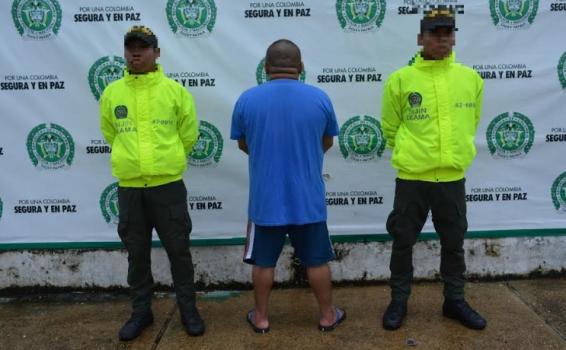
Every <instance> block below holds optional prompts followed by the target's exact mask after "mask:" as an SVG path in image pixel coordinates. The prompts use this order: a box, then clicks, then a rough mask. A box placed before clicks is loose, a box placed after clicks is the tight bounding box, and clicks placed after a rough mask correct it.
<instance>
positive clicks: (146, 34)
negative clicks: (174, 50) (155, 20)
mask: <svg viewBox="0 0 566 350" xmlns="http://www.w3.org/2000/svg"><path fill="white" fill-rule="evenodd" d="M132 40H141V41H143V42H144V43H146V44H147V45H148V46H152V47H154V48H157V37H156V36H155V34H153V31H152V30H151V29H149V28H148V27H146V26H133V27H132V28H130V29H129V30H128V31H127V32H126V35H124V46H128V44H129V43H130V42H132Z"/></svg>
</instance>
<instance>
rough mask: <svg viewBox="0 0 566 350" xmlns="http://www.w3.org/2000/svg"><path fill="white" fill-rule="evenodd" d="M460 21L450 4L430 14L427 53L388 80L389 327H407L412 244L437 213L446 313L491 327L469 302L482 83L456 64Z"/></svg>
mask: <svg viewBox="0 0 566 350" xmlns="http://www.w3.org/2000/svg"><path fill="white" fill-rule="evenodd" d="M455 24H456V23H455V16H454V13H453V11H452V10H451V9H450V8H448V7H446V6H438V7H434V8H433V9H431V10H430V11H425V15H424V17H423V19H422V20H421V31H420V34H418V36H417V42H418V44H419V45H420V46H422V50H421V51H420V52H419V53H418V54H417V55H416V56H415V57H414V60H412V62H411V63H410V64H409V65H408V66H406V67H403V68H401V69H399V70H397V71H395V72H394V73H393V74H392V75H391V76H390V77H389V79H388V81H387V82H386V85H385V87H384V93H383V100H382V128H383V132H384V135H385V138H386V139H387V146H388V147H389V148H391V149H392V157H391V163H392V166H393V167H394V168H395V169H397V179H396V188H395V199H394V204H393V210H392V212H391V213H390V215H389V217H388V219H387V231H388V232H389V234H390V235H391V236H392V238H393V248H392V252H391V262H390V270H391V279H390V286H391V303H390V304H389V306H388V307H387V310H386V311H385V314H384V315H383V327H384V328H385V329H388V330H395V329H398V328H399V327H401V325H402V322H403V319H404V317H405V315H406V314H407V300H408V299H409V296H410V293H411V281H412V278H413V261H412V258H413V255H412V254H413V246H414V245H415V243H416V241H417V238H418V235H419V234H420V232H421V230H422V228H423V225H424V224H425V222H426V220H427V217H428V213H429V211H431V212H432V221H433V224H434V228H435V230H436V232H437V233H438V236H439V238H440V244H441V257H440V260H441V261H440V273H441V276H442V279H443V281H444V304H443V308H442V312H443V315H444V316H446V317H448V318H452V319H455V320H458V321H460V322H461V323H462V324H463V325H465V326H467V327H469V328H472V329H478V330H479V329H483V328H485V326H486V321H485V319H483V318H482V317H481V316H480V315H479V314H478V313H477V312H476V311H474V310H473V309H472V308H471V307H470V305H469V304H468V303H467V302H466V301H465V299H464V285H465V278H464V272H465V271H466V263H465V260H464V249H463V244H464V235H465V233H466V231H467V228H468V222H467V219H466V200H465V178H464V175H465V171H466V170H467V169H468V167H469V166H470V165H471V163H472V160H473V159H474V157H475V155H476V148H475V146H474V138H475V134H476V129H477V126H478V124H479V121H480V114H481V105H482V96H483V81H482V79H481V77H480V76H479V75H478V74H477V72H475V71H474V70H473V69H471V68H469V67H466V66H464V65H462V64H459V63H456V61H455V54H454V52H453V51H452V48H453V46H454V44H455V31H456V30H457V29H456V26H455Z"/></svg>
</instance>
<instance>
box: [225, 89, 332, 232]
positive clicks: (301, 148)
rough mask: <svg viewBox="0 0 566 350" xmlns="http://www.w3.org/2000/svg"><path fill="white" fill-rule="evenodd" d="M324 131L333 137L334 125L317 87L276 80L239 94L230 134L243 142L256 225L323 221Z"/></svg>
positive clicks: (327, 102) (251, 212)
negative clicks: (245, 145)
mask: <svg viewBox="0 0 566 350" xmlns="http://www.w3.org/2000/svg"><path fill="white" fill-rule="evenodd" d="M325 135H326V136H336V135H338V123H337V122H336V115H335V114H334V108H333V107H332V103H331V102H330V98H329V97H328V96H327V95H326V93H324V92H323V91H322V90H320V89H319V88H316V87H314V86H311V85H307V84H304V83H301V82H299V81H297V80H292V79H276V80H272V81H269V82H267V83H265V84H262V85H259V86H257V87H254V88H252V89H249V90H247V91H245V92H244V93H243V94H242V95H241V96H240V98H239V99H238V101H237V102H236V106H235V107H234V113H233V115H232V131H231V135H230V137H231V139H233V140H240V139H244V140H245V141H246V143H247V145H248V152H249V176H250V197H249V204H248V214H249V219H250V220H251V221H253V222H254V223H256V224H257V225H262V226H282V225H304V224H309V223H315V222H321V221H326V201H325V189H324V182H323V180H322V161H323V157H324V151H323V149H322V137H323V136H325Z"/></svg>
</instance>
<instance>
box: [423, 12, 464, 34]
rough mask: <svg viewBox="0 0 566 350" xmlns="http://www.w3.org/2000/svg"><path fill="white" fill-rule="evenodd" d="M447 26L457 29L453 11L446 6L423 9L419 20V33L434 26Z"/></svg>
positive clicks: (434, 27)
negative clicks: (422, 14)
mask: <svg viewBox="0 0 566 350" xmlns="http://www.w3.org/2000/svg"><path fill="white" fill-rule="evenodd" d="M440 27H448V28H452V29H453V30H454V31H457V30H458V28H456V17H455V15H454V11H453V10H452V9H451V8H449V7H447V6H438V7H436V8H433V9H431V10H428V11H425V12H424V16H423V19H422V20H421V33H424V32H426V31H432V30H435V29H436V28H440Z"/></svg>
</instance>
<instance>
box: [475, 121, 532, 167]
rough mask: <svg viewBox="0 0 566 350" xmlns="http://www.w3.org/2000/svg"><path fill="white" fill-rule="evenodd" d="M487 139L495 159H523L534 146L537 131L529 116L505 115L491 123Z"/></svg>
mask: <svg viewBox="0 0 566 350" xmlns="http://www.w3.org/2000/svg"><path fill="white" fill-rule="evenodd" d="M486 138H487V145H488V148H489V152H490V153H491V155H492V156H493V157H494V158H522V157H524V156H525V155H526V154H527V153H529V151H530V149H531V147H532V146H533V143H534V139H535V129H534V127H533V124H532V122H531V120H530V119H529V118H528V117H527V116H525V115H523V114H521V113H517V112H515V113H513V114H509V113H503V114H500V115H498V116H497V117H495V118H494V119H493V120H492V121H491V123H489V126H488V128H487V132H486Z"/></svg>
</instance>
